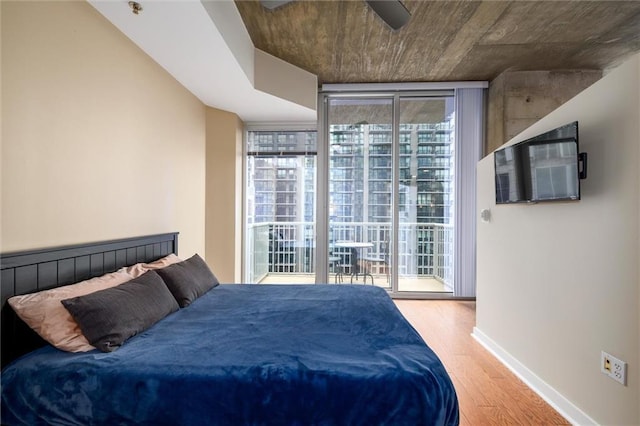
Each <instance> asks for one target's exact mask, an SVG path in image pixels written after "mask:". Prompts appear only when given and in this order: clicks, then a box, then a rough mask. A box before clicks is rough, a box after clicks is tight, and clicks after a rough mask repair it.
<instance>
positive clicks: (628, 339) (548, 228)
mask: <svg viewBox="0 0 640 426" xmlns="http://www.w3.org/2000/svg"><path fill="white" fill-rule="evenodd" d="M639 86H640V55H636V56H635V57H634V58H632V59H631V60H629V61H628V62H626V63H625V64H623V65H622V66H620V67H619V68H618V69H616V70H614V71H612V72H611V73H609V74H608V75H607V76H605V77H604V78H602V79H601V80H600V81H598V82H596V83H595V84H594V85H593V86H591V87H589V88H588V89H586V90H585V91H583V92H582V93H580V94H579V95H577V96H576V97H575V98H573V99H572V100H570V101H569V102H567V103H566V104H564V105H563V106H561V107H560V108H558V109H557V110H555V111H553V112H552V113H551V114H549V115H548V116H546V117H544V118H543V119H541V120H540V121H539V122H537V123H536V124H534V125H533V126H531V127H530V128H528V129H527V130H525V131H524V132H522V133H521V134H520V135H518V136H516V137H515V138H514V139H512V140H511V141H510V142H509V143H508V144H512V143H515V142H519V141H521V140H524V139H526V138H528V137H531V136H534V135H537V134H540V133H543V132H545V131H547V130H550V129H552V128H555V127H557V126H560V125H563V124H566V123H569V122H572V121H574V120H578V121H579V132H580V150H581V151H586V152H588V155H589V170H588V172H589V176H588V179H587V180H585V181H582V200H581V201H579V202H566V203H540V204H536V205H500V206H496V205H495V192H494V191H495V188H494V167H493V161H494V160H493V155H488V156H487V157H486V158H484V159H483V160H482V161H480V162H479V163H478V208H479V209H485V208H488V209H491V212H492V220H491V222H490V223H481V222H479V223H478V241H477V244H478V246H477V248H478V256H477V264H478V266H477V267H478V278H477V279H478V281H477V327H476V330H475V331H474V335H475V336H476V337H477V338H478V339H479V340H480V341H481V342H482V343H484V344H485V345H486V346H488V347H489V348H491V349H492V350H494V351H495V352H496V353H498V355H500V356H502V357H503V358H504V359H505V360H506V361H507V362H508V364H510V366H511V367H512V368H514V369H515V370H516V371H518V372H519V373H520V374H522V375H523V376H526V377H528V379H529V380H530V382H531V383H533V384H534V385H535V386H537V387H538V389H539V390H540V391H542V393H543V394H544V395H545V397H546V398H548V399H549V400H550V401H551V402H552V403H553V404H554V405H556V406H557V407H558V408H559V409H560V410H561V411H562V412H564V414H565V415H566V416H568V417H570V418H571V419H572V420H573V421H575V422H577V423H580V424H585V423H590V422H592V421H593V422H596V423H600V424H606V425H637V424H640V409H639V406H640V392H639V384H638V382H639V379H640V374H639V370H640V368H639V367H640V318H639V314H638V311H639V306H640V294H639V287H640V269H639V267H638V265H639V264H640V243H639V241H640V231H639V227H640V189H639V188H640V184H639V183H640V172H639V169H640V167H639V166H638V164H639V163H640V124H639V123H640V105H639V104H640V87H639ZM601 350H605V351H607V352H609V353H611V354H613V355H614V356H617V357H618V358H621V359H622V360H624V361H626V362H627V363H628V373H629V374H628V385H627V386H626V387H624V386H622V385H620V384H618V383H617V382H614V381H613V380H611V379H609V378H607V377H606V376H605V375H603V374H602V373H601V372H600V367H599V366H600V351H601ZM556 392H558V393H556Z"/></svg>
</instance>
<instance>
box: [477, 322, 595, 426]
mask: <svg viewBox="0 0 640 426" xmlns="http://www.w3.org/2000/svg"><path fill="white" fill-rule="evenodd" d="M471 336H472V337H473V338H474V339H476V341H477V342H478V343H480V344H481V345H482V346H484V348H485V349H487V350H488V351H489V352H491V353H492V354H493V356H495V357H496V358H497V359H498V360H499V361H500V362H502V363H503V364H504V365H505V366H506V367H507V368H508V369H509V370H511V371H512V372H513V374H515V375H516V376H518V378H519V379H520V380H522V381H523V382H524V383H526V385H527V386H529V387H530V388H531V389H532V390H533V391H534V392H535V393H537V394H538V395H540V397H541V398H542V399H544V400H545V401H546V402H547V403H548V404H549V405H551V406H552V407H553V408H554V409H555V410H556V411H558V413H560V414H561V415H562V417H564V418H565V419H567V421H568V422H570V423H571V424H573V425H580V426H583V425H584V426H587V425H589V426H590V425H597V424H598V423H596V421H595V420H593V419H592V418H591V417H589V416H588V415H587V414H586V413H585V412H584V411H582V410H580V409H579V408H578V407H576V406H575V405H574V404H573V403H571V401H569V400H568V399H567V398H565V397H564V396H562V395H561V394H560V393H559V392H558V391H556V390H555V389H554V388H552V387H551V386H549V385H548V384H547V383H546V382H545V381H544V380H542V379H541V378H540V377H538V376H536V375H535V374H534V373H533V372H532V371H531V370H529V369H528V368H527V367H526V366H525V365H524V364H522V363H521V362H520V361H518V360H517V359H516V358H514V357H513V356H512V355H511V354H509V353H508V352H507V351H505V350H504V349H503V348H502V347H501V346H500V345H498V344H497V343H496V342H494V341H493V340H492V339H491V338H490V337H489V336H487V335H486V334H484V333H483V332H482V331H480V330H479V329H478V328H477V327H473V332H472V333H471Z"/></svg>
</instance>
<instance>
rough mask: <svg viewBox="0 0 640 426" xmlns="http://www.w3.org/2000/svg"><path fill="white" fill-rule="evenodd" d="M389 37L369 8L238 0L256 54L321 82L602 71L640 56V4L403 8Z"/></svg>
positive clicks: (429, 4) (354, 3) (420, 4)
mask: <svg viewBox="0 0 640 426" xmlns="http://www.w3.org/2000/svg"><path fill="white" fill-rule="evenodd" d="M403 3H404V5H405V6H406V7H407V9H408V10H409V11H410V12H411V19H410V21H409V23H408V24H407V25H406V26H404V27H403V28H401V29H400V30H398V31H395V32H394V31H391V30H390V29H389V28H388V27H387V26H386V25H385V24H384V23H383V21H382V20H381V19H380V18H379V17H378V16H377V15H375V13H374V12H373V11H372V10H371V9H370V8H369V7H368V6H367V5H366V3H365V2H364V1H359V0H351V1H337V0H333V1H301V0H297V1H292V2H290V3H288V4H285V5H284V6H281V7H279V8H277V9H275V10H273V11H269V10H267V9H265V8H263V7H262V5H261V4H260V3H259V1H258V0H236V5H237V7H238V10H239V12H240V15H241V16H242V20H243V22H244V24H245V26H246V28H247V30H248V32H249V35H250V36H251V40H252V41H253V44H254V45H255V47H257V48H258V49H261V50H263V51H265V52H268V53H270V54H272V55H274V56H276V57H278V58H281V59H283V60H285V61H287V62H290V63H291V64H294V65H296V66H298V67H300V68H302V69H304V70H307V71H309V72H312V73H314V74H316V75H317V76H318V81H319V83H356V82H357V83H369V82H408V81H415V82H428V81H467V80H489V81H490V80H492V79H494V78H495V77H497V76H498V75H499V74H500V73H502V72H503V71H505V70H567V69H581V70H584V69H592V70H603V69H607V68H610V67H614V66H616V65H618V64H620V63H621V62H622V61H623V60H624V59H625V58H627V57H629V56H631V55H632V54H633V53H635V52H638V51H640V1H637V0H636V1H619V2H616V1H493V0H492V1H486V0H484V1H442V0H441V1H416V0H406V1H404V2H403Z"/></svg>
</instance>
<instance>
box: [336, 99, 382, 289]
mask: <svg viewBox="0 0 640 426" xmlns="http://www.w3.org/2000/svg"><path fill="white" fill-rule="evenodd" d="M392 122H393V99H391V98H356V99H342V98H337V99H330V100H329V114H328V123H329V124H328V129H329V131H328V137H329V232H328V236H329V268H328V270H329V275H330V279H333V281H334V282H338V283H340V282H348V283H375V284H376V285H379V286H382V287H386V288H389V289H390V288H391V280H390V276H391V253H392V252H391V235H392V228H393V227H392V219H393V199H392V198H393V189H392V188H393V167H392V164H393V152H392V151H393V149H392V146H393V145H392V141H393V135H392V133H393V132H392Z"/></svg>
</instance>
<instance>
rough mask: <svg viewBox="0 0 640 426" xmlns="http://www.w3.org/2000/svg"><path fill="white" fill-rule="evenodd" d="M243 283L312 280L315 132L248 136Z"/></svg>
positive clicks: (251, 133)
mask: <svg viewBox="0 0 640 426" xmlns="http://www.w3.org/2000/svg"><path fill="white" fill-rule="evenodd" d="M246 149H247V152H246V182H247V185H246V193H245V197H246V214H245V216H246V238H245V280H246V282H250V283H300V282H314V281H315V215H316V180H317V179H316V169H317V168H316V154H317V142H316V132H315V131H249V132H248V133H247V147H246Z"/></svg>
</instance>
